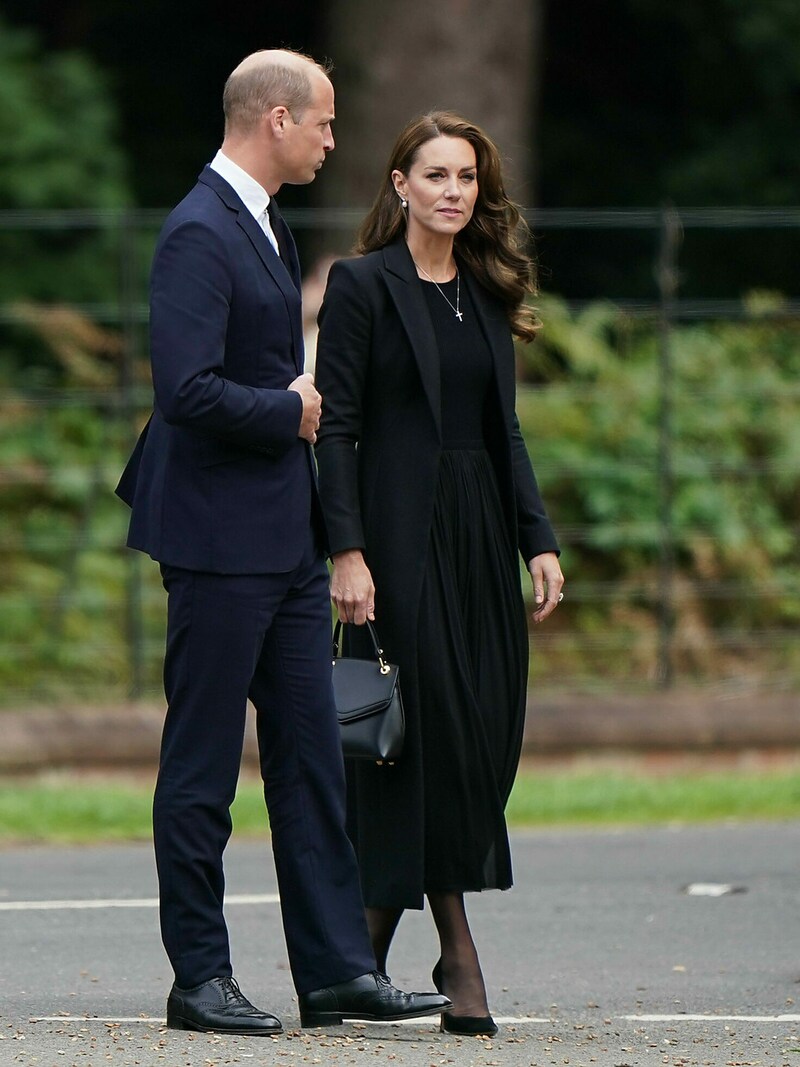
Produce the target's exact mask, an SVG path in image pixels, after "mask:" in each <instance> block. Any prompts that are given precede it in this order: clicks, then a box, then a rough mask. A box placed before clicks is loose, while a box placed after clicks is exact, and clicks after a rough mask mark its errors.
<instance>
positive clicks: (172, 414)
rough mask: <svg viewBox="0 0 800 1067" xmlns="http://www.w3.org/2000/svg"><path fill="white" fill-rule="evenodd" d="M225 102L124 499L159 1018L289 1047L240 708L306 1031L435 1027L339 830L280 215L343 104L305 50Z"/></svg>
mask: <svg viewBox="0 0 800 1067" xmlns="http://www.w3.org/2000/svg"><path fill="white" fill-rule="evenodd" d="M223 105H224V111H225V136H224V141H223V144H222V148H221V150H220V152H218V153H217V155H216V157H215V158H214V160H213V161H212V163H211V164H210V166H208V167H206V168H205V170H204V171H203V172H202V174H201V175H200V178H199V181H198V184H197V185H196V186H195V188H194V189H193V190H192V191H191V192H190V193H189V195H188V196H187V197H186V198H185V199H184V200H183V201H182V203H180V204H179V205H178V207H177V208H175V210H174V211H173V212H172V214H171V215H170V216H169V218H168V219H167V221H166V223H165V225H164V229H163V231H162V233H161V236H160V238H159V241H158V245H157V247H156V252H155V257H154V262H153V272H152V282H151V305H150V333H151V338H150V340H151V360H152V369H153V382H154V388H155V404H154V411H153V414H152V417H151V420H150V422H149V425H148V427H147V428H146V429H145V431H144V433H143V434H142V436H141V438H140V440H139V442H138V444H137V446H136V449H135V450H134V454H133V456H132V457H131V460H130V462H129V463H128V466H127V467H126V470H125V472H124V474H123V476H122V479H121V481H120V485H119V487H118V490H117V491H118V493H119V495H120V496H121V497H122V498H123V499H124V500H126V501H127V502H128V503H130V504H131V506H132V509H133V510H132V516H131V524H130V531H129V536H128V544H129V545H130V546H131V547H133V548H138V549H141V550H142V551H145V552H148V553H149V554H150V555H151V556H152V557H153V558H154V559H156V560H158V561H159V562H160V564H161V572H162V577H163V582H164V586H165V588H166V590H167V593H168V625H167V648H166V658H165V665H164V679H165V689H166V694H167V702H168V712H167V717H166V722H165V725H164V735H163V739H162V749H161V763H160V768H159V775H158V782H157V785H156V793H155V801H154V805H153V825H154V838H155V851H156V863H157V867H158V876H159V889H160V904H161V931H162V937H163V940H164V945H165V948H166V950H167V954H168V955H169V958H170V961H171V963H172V965H173V968H174V971H175V984H174V986H173V988H172V991H171V992H170V995H169V999H168V1001H167V1025H168V1026H171V1027H175V1028H177V1029H190V1030H202V1031H208V1030H215V1031H219V1032H225V1033H233V1034H274V1033H279V1032H280V1030H281V1023H280V1021H279V1020H278V1019H276V1018H275V1017H274V1016H273V1015H270V1014H269V1013H268V1012H265V1011H260V1010H259V1009H258V1008H255V1007H254V1006H253V1005H252V1004H251V1003H250V1002H249V1001H248V1000H247V999H246V998H245V997H244V995H243V994H242V993H241V991H240V989H239V987H238V985H237V984H236V982H235V980H234V978H233V975H232V968H231V962H230V953H229V945H228V933H227V929H226V926H225V921H224V919H223V914H222V904H223V889H224V878H223V870H222V854H223V850H224V848H225V845H226V843H227V841H228V838H229V836H230V832H231V820H230V814H229V808H230V804H231V802H232V800H233V797H234V793H235V788H236V781H237V778H238V773H239V764H240V760H241V751H242V738H243V731H244V723H245V706H246V701H247V699H248V697H249V698H250V699H251V700H252V702H253V704H254V705H255V707H256V713H257V733H258V741H259V752H260V759H261V771H262V776H263V778H264V792H265V797H266V802H267V807H268V810H269V816H270V824H271V829H272V844H273V851H274V855H275V865H276V871H277V876H278V884H279V888H280V894H281V910H282V918H283V924H284V932H285V935H286V942H287V947H288V952H289V961H290V965H291V968H292V976H293V979H294V983H295V987H296V989H297V992H298V994H299V1003H300V1017H301V1023H302V1025H303V1026H315V1025H322V1024H330V1023H340V1022H341V1021H342V1019H343V1018H350V1019H398V1018H407V1017H414V1016H417V1015H427V1014H434V1013H436V1012H438V1011H441V1010H442V1009H443V1008H446V1007H448V1006H449V1002H447V1001H446V1000H445V998H443V997H440V996H437V995H435V994H432V993H431V994H425V993H423V994H417V993H402V992H400V991H399V990H397V989H395V988H394V987H393V986H392V985H391V984H390V982H389V980H388V978H386V976H385V975H382V974H379V973H378V972H377V971H376V970H375V960H374V956H373V954H372V950H371V948H370V942H369V937H368V933H367V929H366V922H365V918H364V913H363V906H362V901H361V896H360V890H359V885H358V876H357V869H356V863H355V859H354V854H353V851H352V848H351V846H350V843H349V841H348V839H347V836H346V834H345V831H344V777H343V769H342V758H341V753H340V747H339V737H338V726H337V723H336V718H335V711H334V707H333V697H332V687H331V678H330V669H331V655H330V607H329V600H328V578H327V569H326V566H325V562H324V557H323V552H322V547H321V544H322V542H321V532H320V520H319V510H318V502H317V496H316V483H315V474H314V466H313V459H312V455H311V445H312V444H313V442H314V441H315V439H316V430H317V426H318V424H319V416H320V404H321V400H320V396H319V394H318V393H317V391H316V389H315V388H314V384H313V378H312V376H311V375H309V374H303V373H302V371H303V352H302V317H301V302H300V294H299V287H300V274H299V266H298V262H297V257H296V252H295V247H294V242H293V241H292V237H291V234H290V232H289V230H288V228H287V227H286V225H285V223H284V222H283V220H282V219H281V217H280V215H279V214H278V213H277V211H276V210H275V206H274V202H273V200H272V197H273V195H274V194H275V193H276V192H277V190H278V189H279V188H280V186H281V185H282V184H283V183H284V182H288V183H291V184H305V183H308V182H311V181H313V180H314V177H315V175H316V173H317V171H318V170H319V169H320V167H321V166H322V164H323V162H324V160H325V156H326V153H327V152H329V151H331V150H332V148H333V135H332V133H331V122H332V120H333V117H334V108H333V87H332V85H331V83H330V81H329V79H328V77H327V74H326V73H325V71H324V70H323V69H322V68H321V67H319V66H318V65H317V64H316V63H314V61H313V60H311V59H309V58H308V57H306V56H301V55H298V54H296V53H292V52H288V51H264V52H257V53H255V54H253V55H251V56H248V57H247V58H246V59H245V60H244V61H243V62H242V63H241V64H240V65H239V66H238V67H237V68H236V70H234V71H233V73H232V74H231V76H230V78H229V79H228V82H227V84H226V86H225V92H224V97H223Z"/></svg>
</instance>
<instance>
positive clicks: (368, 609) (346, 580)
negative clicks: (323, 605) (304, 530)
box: [331, 548, 375, 626]
mask: <svg viewBox="0 0 800 1067" xmlns="http://www.w3.org/2000/svg"><path fill="white" fill-rule="evenodd" d="M331 600H332V601H333V602H334V604H335V605H336V610H337V611H338V613H339V618H340V619H341V620H342V622H354V623H355V624H356V626H363V625H364V623H365V622H366V620H367V619H369V621H370V622H374V620H375V586H374V585H373V583H372V575H371V574H370V572H369V567H368V566H367V565H366V563H365V562H364V556H363V554H362V552H361V549H360V548H351V549H348V550H347V551H346V552H337V553H336V555H335V556H334V557H333V574H332V575H331Z"/></svg>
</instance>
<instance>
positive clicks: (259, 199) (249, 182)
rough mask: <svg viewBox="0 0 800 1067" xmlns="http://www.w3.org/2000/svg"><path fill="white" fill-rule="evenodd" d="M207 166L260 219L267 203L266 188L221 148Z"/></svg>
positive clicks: (267, 194)
mask: <svg viewBox="0 0 800 1067" xmlns="http://www.w3.org/2000/svg"><path fill="white" fill-rule="evenodd" d="M209 166H210V167H211V169H212V170H215V171H216V172H217V174H219V176H220V177H221V178H224V179H225V181H226V182H227V183H228V185H230V186H231V187H232V188H233V191H234V192H235V193H236V194H237V195H238V197H239V199H240V200H241V201H242V203H243V204H244V206H245V207H246V208H247V210H248V211H249V212H250V214H251V215H252V216H253V218H255V219H258V220H260V219H261V217H262V215H263V214H264V212H265V211H266V210H267V207H268V205H269V193H268V192H267V190H266V189H264V187H263V186H261V185H259V184H258V182H257V181H256V180H255V178H251V176H250V175H249V174H248V173H247V171H246V170H242V168H241V167H240V166H239V165H238V164H237V163H234V162H233V160H232V159H229V158H228V157H227V156H226V155H225V154H224V153H223V152H222V151H221V150H220V151H218V152H217V154H216V155H215V156H214V158H213V159H212V160H211V162H210V163H209Z"/></svg>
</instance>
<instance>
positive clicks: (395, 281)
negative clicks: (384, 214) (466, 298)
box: [383, 241, 442, 440]
mask: <svg viewBox="0 0 800 1067" xmlns="http://www.w3.org/2000/svg"><path fill="white" fill-rule="evenodd" d="M383 262H384V268H383V275H384V278H385V279H386V284H387V286H388V289H389V293H390V295H391V297H392V300H393V301H394V303H395V307H396V308H397V311H398V314H399V315H400V321H401V322H402V324H403V328H404V329H405V331H406V334H407V335H408V339H409V341H410V343H411V348H412V351H413V353H414V358H415V359H416V361H417V366H418V367H419V375H420V378H421V379H422V387H423V389H424V390H425V395H426V396H427V398H428V403H429V404H430V407H431V411H432V412H433V418H434V422H435V423H436V432H437V434H438V436H439V439H440V440H441V437H442V399H441V372H440V367H439V350H438V347H437V345H436V335H435V334H434V332H433V323H432V322H431V317H430V314H429V312H428V307H427V304H426V303H425V297H424V295H423V293H422V288H421V286H420V283H419V278H418V277H417V271H416V268H415V266H414V262H413V260H412V259H411V255H410V253H409V251H408V248H407V246H406V243H405V241H396V242H394V243H393V244H390V245H387V246H386V247H385V248H384V250H383Z"/></svg>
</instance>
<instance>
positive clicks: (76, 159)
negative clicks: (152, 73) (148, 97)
mask: <svg viewBox="0 0 800 1067" xmlns="http://www.w3.org/2000/svg"><path fill="white" fill-rule="evenodd" d="M129 202H130V193H129V189H128V182H127V177H126V163H125V158H124V154H123V152H122V150H121V148H120V147H119V144H118V142H117V136H116V109H115V106H114V104H113V102H112V100H111V97H110V95H109V91H108V87H107V84H106V81H105V79H104V78H103V76H102V75H101V74H100V72H99V71H98V70H97V69H96V67H95V66H94V65H93V64H92V63H91V61H90V60H89V59H87V58H86V57H84V56H82V55H79V54H77V53H68V52H59V53H47V52H44V51H43V49H42V48H41V46H40V44H39V42H38V40H37V37H36V35H35V34H33V33H32V32H30V31H27V30H19V29H12V28H10V27H9V26H8V25H7V24H6V23H5V22H3V21H2V20H1V19H0V210H3V211H6V210H9V209H11V210H21V209H24V210H26V211H28V212H31V213H35V212H38V211H50V210H52V209H54V208H55V209H92V210H94V211H96V210H98V209H101V210H102V209H122V208H124V207H125V206H126V205H127V204H128V203H129ZM43 221H44V222H45V223H46V222H47V220H43ZM107 223H108V225H107V227H100V228H98V227H97V226H96V225H90V226H86V225H85V224H83V225H75V226H74V227H70V226H68V225H65V224H64V223H63V222H62V223H61V227H60V229H59V230H58V232H55V233H54V232H53V230H52V229H50V228H49V226H48V225H45V226H44V228H40V226H39V225H38V224H37V223H36V221H35V219H34V220H31V218H30V217H28V219H27V220H26V221H24V222H23V223H22V224H21V225H20V228H17V225H18V224H17V220H16V219H15V217H14V216H13V215H9V216H7V217H5V218H3V219H2V220H0V292H1V293H2V294H3V296H2V299H3V301H4V304H5V306H4V307H3V308H2V309H0V310H2V312H4V314H3V315H2V320H4V321H5V322H9V321H10V322H11V323H14V322H15V321H16V318H17V315H16V306H15V305H16V303H17V302H18V301H19V302H22V301H47V302H49V301H54V300H59V301H77V302H83V303H92V304H95V305H97V304H101V303H103V302H112V303H113V302H116V299H117V297H118V294H119V291H120V269H121V266H122V263H121V260H120V254H119V240H118V234H117V233H116V232H115V229H114V218H113V216H109V218H108V220H107ZM22 318H23V320H24V318H25V316H24V315H23V316H22ZM0 364H3V365H5V367H8V368H13V370H14V371H15V372H19V371H22V370H23V369H25V370H28V369H30V368H32V367H33V368H42V369H43V370H44V371H45V372H47V371H52V369H53V363H52V361H50V360H48V358H47V353H46V349H44V348H43V347H42V345H41V344H40V343H39V342H38V341H37V340H36V338H35V337H34V336H33V335H32V334H31V332H30V331H29V330H27V329H25V327H24V326H23V327H18V326H15V325H12V326H11V327H4V329H3V333H2V334H0Z"/></svg>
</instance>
